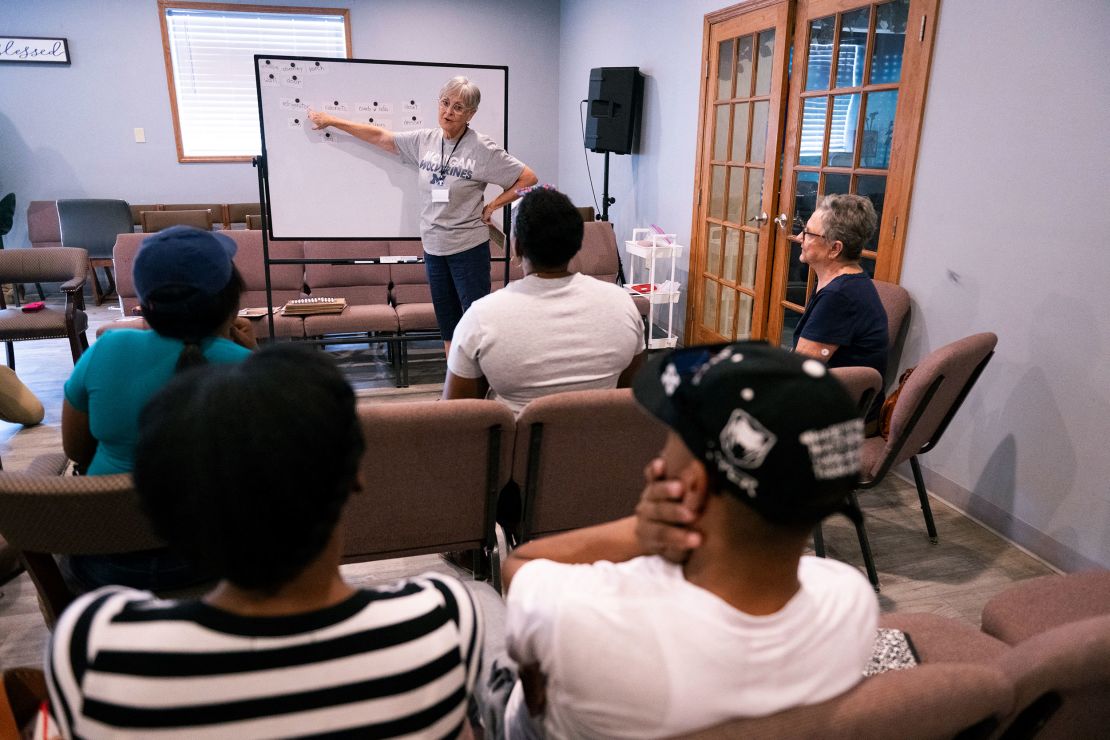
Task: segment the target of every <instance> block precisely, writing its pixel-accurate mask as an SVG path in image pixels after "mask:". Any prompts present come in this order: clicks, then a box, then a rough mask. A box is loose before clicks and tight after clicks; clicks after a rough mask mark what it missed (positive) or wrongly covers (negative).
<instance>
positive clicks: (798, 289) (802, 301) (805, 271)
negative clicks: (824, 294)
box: [786, 242, 809, 306]
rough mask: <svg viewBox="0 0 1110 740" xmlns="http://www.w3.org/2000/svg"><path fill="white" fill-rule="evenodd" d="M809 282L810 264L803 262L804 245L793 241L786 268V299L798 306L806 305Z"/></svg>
mask: <svg viewBox="0 0 1110 740" xmlns="http://www.w3.org/2000/svg"><path fill="white" fill-rule="evenodd" d="M808 282H809V265H805V264H802V246H801V245H800V244H796V243H794V242H791V243H790V265H789V266H788V267H787V268H786V300H788V301H790V302H791V303H794V304H796V305H798V306H805V305H806V284H807V283H808Z"/></svg>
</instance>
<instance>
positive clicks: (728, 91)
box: [717, 39, 732, 100]
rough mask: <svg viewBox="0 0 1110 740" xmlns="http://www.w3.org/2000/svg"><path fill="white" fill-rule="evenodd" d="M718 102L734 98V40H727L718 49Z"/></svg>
mask: <svg viewBox="0 0 1110 740" xmlns="http://www.w3.org/2000/svg"><path fill="white" fill-rule="evenodd" d="M717 48H718V49H719V50H720V56H719V57H718V59H717V100H723V99H725V98H731V97H732V39H726V40H724V41H722V42H721V44H720V46H718V47H717Z"/></svg>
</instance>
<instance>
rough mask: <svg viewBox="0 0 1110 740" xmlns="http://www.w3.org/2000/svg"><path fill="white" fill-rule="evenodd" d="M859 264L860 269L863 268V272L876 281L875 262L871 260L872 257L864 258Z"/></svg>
mask: <svg viewBox="0 0 1110 740" xmlns="http://www.w3.org/2000/svg"><path fill="white" fill-rule="evenodd" d="M859 264H860V267H862V268H863V271H864V272H866V273H867V274H868V275H870V276H871V279H872V280H874V279H875V260H873V259H871V258H870V257H864V258H863V259H861V260H860V261H859Z"/></svg>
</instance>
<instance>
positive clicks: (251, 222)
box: [243, 213, 263, 231]
mask: <svg viewBox="0 0 1110 740" xmlns="http://www.w3.org/2000/svg"><path fill="white" fill-rule="evenodd" d="M243 222H244V223H245V224H246V225H247V228H248V229H250V230H251V231H260V230H261V229H262V223H263V222H262V214H261V213H248V214H247V215H245V216H244V217H243Z"/></svg>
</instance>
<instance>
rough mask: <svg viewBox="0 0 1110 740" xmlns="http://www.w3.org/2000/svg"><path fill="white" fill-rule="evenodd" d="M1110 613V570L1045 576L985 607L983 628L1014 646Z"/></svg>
mask: <svg viewBox="0 0 1110 740" xmlns="http://www.w3.org/2000/svg"><path fill="white" fill-rule="evenodd" d="M1103 615H1110V570H1091V571H1084V572H1080V573H1069V574H1067V575H1051V576H1041V577H1040V578H1030V579H1029V580H1027V581H1022V582H1021V583H1018V584H1015V585H1013V586H1011V587H1010V588H1008V589H1006V590H1005V591H1003V592H1002V593H1000V594H998V595H997V596H995V597H994V598H992V599H991V600H990V601H988V602H987V603H986V605H985V606H984V607H983V617H982V623H983V631H984V632H986V633H987V634H990V635H993V636H994V637H997V638H998V639H999V640H1002V641H1003V642H1006V643H1009V644H1010V645H1016V644H1018V643H1020V642H1022V641H1024V640H1027V639H1029V638H1031V637H1033V636H1034V635H1038V634H1040V633H1042V632H1046V631H1048V630H1050V629H1053V628H1054V627H1060V626H1062V625H1065V624H1068V623H1069V622H1076V621H1079V620H1082V619H1089V618H1091V617H1098V616H1103Z"/></svg>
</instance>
